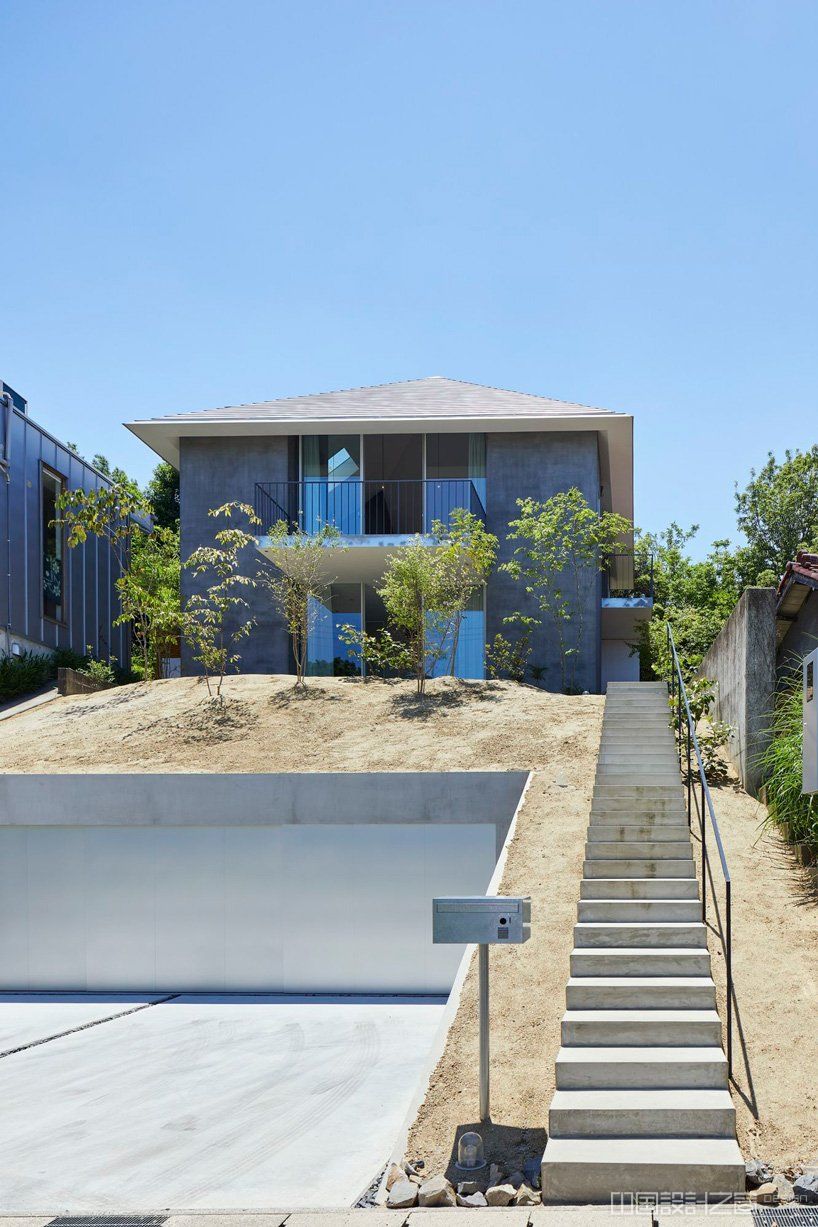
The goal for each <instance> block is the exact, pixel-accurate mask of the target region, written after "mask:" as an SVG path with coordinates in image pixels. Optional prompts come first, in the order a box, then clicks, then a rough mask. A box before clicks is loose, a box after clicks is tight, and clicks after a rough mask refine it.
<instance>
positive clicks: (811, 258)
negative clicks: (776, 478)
mask: <svg viewBox="0 0 818 1227" xmlns="http://www.w3.org/2000/svg"><path fill="white" fill-rule="evenodd" d="M0 46H2V49H3V50H2V58H3V65H4V85H3V95H2V103H0V149H2V167H3V183H2V190H0V221H1V223H2V225H1V228H0V243H2V273H3V294H2V306H0V375H2V377H3V378H5V379H6V381H7V382H8V383H10V384H12V386H14V387H15V388H17V389H18V390H19V391H20V392H21V393H22V394H23V395H25V396H27V397H28V398H29V402H30V408H31V412H32V415H33V416H35V417H36V418H37V419H38V420H40V421H41V422H42V423H43V424H44V425H46V426H47V427H49V428H50V429H51V430H52V431H54V432H55V433H56V434H57V435H59V436H61V437H63V438H70V439H73V440H76V441H77V442H78V444H79V446H80V449H81V450H82V451H84V452H85V453H89V454H90V453H93V452H95V451H103V452H105V453H107V454H108V456H109V457H110V458H111V460H112V461H115V462H117V463H120V464H122V465H124V466H125V467H127V468H128V469H129V470H131V471H132V472H133V473H134V475H135V476H137V477H139V478H140V479H143V480H144V479H145V478H146V477H147V476H148V474H149V472H150V470H151V468H152V466H153V463H154V458H153V456H152V454H151V453H149V452H148V451H147V450H146V449H145V448H144V447H143V446H142V445H141V444H140V443H138V442H137V440H135V439H134V438H133V437H132V436H130V435H129V434H128V432H126V431H125V430H123V429H122V427H121V425H120V423H121V422H123V421H124V420H126V419H128V418H131V417H138V416H146V415H150V414H157V413H166V412H175V411H181V410H186V409H195V408H203V407H207V406H212V405H220V404H229V403H237V402H240V401H253V400H263V399H267V398H269V397H275V396H286V395H292V394H295V393H302V392H312V391H321V390H325V389H330V388H339V387H348V386H353V385H358V384H367V383H380V382H384V381H388V380H393V379H405V378H410V377H416V376H423V375H427V374H443V375H449V376H452V377H455V378H460V379H466V380H474V381H476V382H478V383H487V384H496V385H499V386H502V387H508V388H516V389H520V390H523V391H531V392H541V393H546V394H549V395H553V396H558V397H563V398H565V399H569V400H579V401H583V402H587V403H589V404H595V405H603V406H606V407H609V408H612V409H622V410H628V411H630V412H632V413H633V414H634V415H635V418H636V509H637V510H636V514H637V521H638V522H639V523H641V524H643V525H645V526H647V527H654V528H659V527H661V526H662V525H664V524H666V523H667V522H668V521H669V520H671V519H678V520H680V521H682V522H685V523H689V522H691V521H694V520H698V521H700V522H701V524H702V539H703V543H704V544H706V543H707V542H708V541H709V540H710V539H712V538H714V537H717V536H721V535H731V534H734V531H735V528H734V513H733V483H734V481H735V480H739V481H740V482H742V483H743V482H744V481H745V480H746V478H747V476H748V473H749V469H750V467H751V466H752V465H758V464H760V463H762V462H763V460H764V458H765V455H766V452H767V451H768V449H773V450H775V451H777V452H779V453H780V452H782V451H783V449H784V448H785V447H786V446H790V447H801V448H804V447H807V446H809V445H810V444H812V443H813V442H815V441H816V438H817V437H818V429H816V428H817V427H818V313H817V312H816V294H817V293H818V259H817V258H816V257H817V256H818V198H817V197H818V190H817V189H818V140H816V132H818V105H817V104H818V73H816V69H815V66H816V60H817V57H818V5H817V4H815V3H814V2H810V3H800V2H799V0H786V2H785V3H781V0H770V2H769V3H753V2H752V0H741V2H736V3H730V2H729V0H719V2H715V0H707V2H706V3H699V2H696V0H692V2H691V0H684V2H682V0H678V2H675V0H674V2H670V0H668V2H664V0H663V2H657V0H646V2H640V0H598V2H593V3H589V2H584V0H566V2H565V3H548V2H547V0H534V2H532V3H524V2H522V0H520V2H517V0H496V2H494V3H480V2H479V0H468V2H459V0H434V2H428V3H427V2H424V0H379V2H377V3H376V2H370V0H337V2H312V0H298V2H297V3H292V2H287V3H284V2H276V0H264V2H260V3H256V2H254V0H233V2H231V3H227V2H208V0H159V2H157V0H139V2H138V3H137V2H131V0H115V2H113V3H112V2H111V0H102V2H99V3H95V2H85V0H58V2H53V0H36V2H33V0H0Z"/></svg>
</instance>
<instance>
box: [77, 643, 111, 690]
mask: <svg viewBox="0 0 818 1227" xmlns="http://www.w3.org/2000/svg"><path fill="white" fill-rule="evenodd" d="M79 672H80V673H81V674H82V675H83V677H87V678H90V679H91V681H92V682H99V684H100V685H101V686H116V684H117V682H118V681H119V680H120V679H119V670H118V669H117V667H116V657H115V656H112V657H111V659H110V660H95V659H94V657H93V656H92V655H91V653H90V650H89V653H88V657H87V659H86V663H85V665H84V666H83V667H82V668H81V669H80V670H79Z"/></svg>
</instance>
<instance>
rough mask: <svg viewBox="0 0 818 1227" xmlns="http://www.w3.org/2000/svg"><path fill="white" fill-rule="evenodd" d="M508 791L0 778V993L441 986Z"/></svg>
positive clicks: (505, 813)
mask: <svg viewBox="0 0 818 1227" xmlns="http://www.w3.org/2000/svg"><path fill="white" fill-rule="evenodd" d="M526 780H527V773H526V772H451V773H448V772H446V773H438V772H430V773H428V774H424V773H405V774H404V773H372V774H369V773H363V774H358V775H356V774H343V773H327V774H316V775H314V774H309V775H308V774H303V775H299V774H295V773H291V774H282V775H204V774H200V775H178V774H177V775H87V776H81V775H62V776H58V775H48V776H31V775H26V776H22V775H6V776H0V988H2V989H29V990H34V989H50V990H80V991H81V990H94V991H99V990H115V989H119V990H136V991H149V990H163V991H199V992H208V991H212V992H224V991H233V992H240V991H257V992H296V993H305V992H306V993H322V992H326V993H408V994H416V993H447V992H448V991H449V989H450V987H451V985H452V982H453V980H454V977H455V974H456V971H457V966H458V962H459V960H460V957H461V955H462V953H463V948H462V947H458V946H433V945H432V941H431V900H432V897H433V896H434V895H442V894H478V893H479V894H482V893H484V892H485V890H486V888H487V886H488V884H489V881H490V879H491V876H492V872H493V870H494V867H495V865H496V863H497V859H498V856H499V854H500V852H501V851H502V848H503V845H504V841H505V839H506V836H507V834H508V831H509V827H510V825H511V822H512V819H513V816H514V813H515V810H516V807H517V804H518V802H519V799H520V796H521V794H522V792H523V789H524V787H525V783H526Z"/></svg>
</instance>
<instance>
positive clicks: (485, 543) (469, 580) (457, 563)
mask: <svg viewBox="0 0 818 1227" xmlns="http://www.w3.org/2000/svg"><path fill="white" fill-rule="evenodd" d="M432 535H433V537H434V538H435V540H436V542H437V548H436V549H435V551H434V565H435V567H436V568H437V569H438V571H439V572H440V592H439V605H440V609H439V611H438V613H439V617H440V618H441V621H445V620H446V619H448V620H449V621H450V623H451V625H450V627H449V629H448V632H447V636H446V637H447V641H448V642H449V643H450V645H451V646H450V648H449V674H450V676H451V677H454V675H455V666H456V661H457V648H458V643H459V641H460V629H461V626H462V623H463V615H464V613H465V612H466V609H467V608H468V605H469V601H470V600H471V597H472V595H473V593H474V592H475V590H476V589H477V588H480V587H482V585H483V584H484V583H485V582H486V580H487V579H488V577H489V575H490V574H491V571H492V568H493V567H494V563H495V560H496V558H497V547H498V541H497V538H496V537H495V536H494V535H493V534H492V533H490V532H487V530H486V526H485V524H484V523H483V521H482V520H481V519H479V518H478V517H477V516H475V515H473V514H472V513H471V512H470V511H465V510H464V509H463V508H462V507H456V508H455V509H454V510H453V511H452V513H451V515H450V517H449V521H448V523H446V524H444V523H443V522H442V521H440V520H435V521H434V523H433V524H432Z"/></svg>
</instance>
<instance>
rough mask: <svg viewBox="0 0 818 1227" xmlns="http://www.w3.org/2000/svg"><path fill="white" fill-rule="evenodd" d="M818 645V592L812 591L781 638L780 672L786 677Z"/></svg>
mask: <svg viewBox="0 0 818 1227" xmlns="http://www.w3.org/2000/svg"><path fill="white" fill-rule="evenodd" d="M816 647H818V592H815V591H811V592H810V594H809V596H808V597H807V599H806V600H805V601H804V604H803V605H802V606H801V608H800V609H799V611H798V616H797V619H796V621H795V622H793V624H792V626H791V627H790V629H789V630H788V631H787V633H786V635H785V636H784V638H783V639H782V640H781V646H780V647H779V649H778V657H777V664H778V673H779V677H784V676H785V675H786V674H787V673H789V672H790V671H791V670H792V668H793V666H794V665H796V664H797V666H798V668H799V669H800V667H801V661H802V660H803V659H804V657H805V656H806V655H807V653H808V652H812V651H813V650H814V649H815V648H816Z"/></svg>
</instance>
